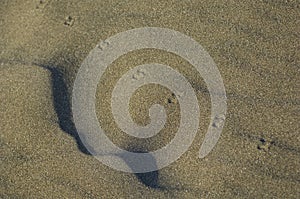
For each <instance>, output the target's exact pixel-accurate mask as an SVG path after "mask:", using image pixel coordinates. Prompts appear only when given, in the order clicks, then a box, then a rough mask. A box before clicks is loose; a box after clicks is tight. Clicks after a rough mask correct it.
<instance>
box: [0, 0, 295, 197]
mask: <svg viewBox="0 0 300 199" xmlns="http://www.w3.org/2000/svg"><path fill="white" fill-rule="evenodd" d="M299 10H300V2H299V1H297V0H294V1H293V0H288V1H279V0H270V1H266V0H260V1H258V0H255V1H246V0H242V1H237V0H230V1H210V0H209V1H196V0H195V1H175V0H173V1H168V0H166V1H107V0H101V1H80V0H74V1H56V0H41V1H38V0H34V1H32V0H30V1H29V0H24V1H23V0H22V1H21V0H18V1H17V0H2V1H1V4H0V105H1V106H0V158H1V166H0V169H1V172H0V175H1V176H0V198H300V145H299V143H300V136H299V133H300V132H299V131H300V125H299V124H300V122H299V120H300V95H299V93H300V67H299V66H300V63H299V61H300V57H299V56H300V54H299V50H300V39H299V37H300V29H299V27H300V12H299ZM139 27H162V28H169V29H173V30H176V31H179V32H182V33H184V34H186V35H188V36H190V37H191V38H193V39H195V40H196V41H197V42H199V43H200V44H201V45H202V46H203V47H204V48H205V49H206V50H207V52H208V53H209V54H210V55H211V57H212V58H213V59H214V61H215V63H216V65H217V66H218V69H219V71H220V73H221V76H222V78H223V81H224V85H225V88H226V93H227V98H228V101H227V104H228V107H227V108H228V111H227V115H226V122H225V126H224V129H223V132H222V135H221V137H220V139H219V141H218V143H217V145H216V146H215V148H214V149H213V150H212V151H211V153H210V154H209V155H208V156H206V157H205V158H204V159H199V158H198V153H199V149H200V146H201V143H202V142H203V138H204V135H205V133H206V131H207V128H208V125H209V122H210V111H211V105H210V96H209V94H208V92H207V87H206V85H205V82H204V81H203V79H202V77H201V76H200V75H199V74H197V72H196V71H195V69H194V68H193V66H192V65H190V64H189V63H188V62H187V61H185V60H183V59H182V58H180V57H179V56H175V55H174V54H171V53H167V52H161V51H158V50H155V49H144V50H139V51H135V52H131V53H128V54H126V55H124V56H122V57H120V58H119V59H118V60H116V61H115V62H113V63H112V64H111V65H110V66H109V68H108V70H107V71H106V72H105V74H104V76H103V78H102V79H101V81H100V83H99V85H98V90H97V95H96V96H97V103H96V108H97V116H98V118H99V121H100V123H101V124H103V128H104V130H105V131H106V132H107V136H108V137H109V138H110V139H112V140H113V142H114V143H115V144H117V145H118V146H120V147H122V148H124V149H131V150H133V151H134V150H137V149H143V150H147V151H148V150H156V149H158V148H161V147H163V146H164V145H166V144H167V143H169V142H170V141H171V139H172V137H173V136H174V134H175V133H176V131H177V129H178V126H179V117H180V108H179V104H178V103H177V100H176V99H175V98H173V96H172V93H171V92H170V91H169V90H167V89H165V88H163V87H161V86H157V85H147V86H144V87H142V88H141V89H139V90H138V91H137V92H136V93H135V94H134V95H133V96H132V99H131V102H130V113H131V114H132V117H133V120H134V121H135V122H137V123H138V124H143V125H145V124H147V123H149V116H148V109H149V107H150V106H151V105H152V104H153V103H160V104H162V105H164V106H165V108H166V110H167V114H168V120H167V123H166V125H165V128H164V129H163V130H162V132H160V133H159V134H158V135H157V136H155V137H153V138H151V139H146V140H140V139H133V138H132V137H129V136H128V135H126V134H125V133H123V132H122V131H121V130H120V129H119V128H118V127H117V125H116V124H115V122H114V120H113V116H112V113H111V108H110V96H111V92H112V89H113V88H114V85H115V84H116V82H117V81H118V79H119V78H120V77H121V76H122V75H123V74H124V73H126V71H128V70H129V69H131V68H133V67H134V66H137V65H140V64H144V63H152V62H156V63H162V64H166V65H169V66H172V67H173V68H175V69H176V70H178V71H179V72H180V73H181V74H183V75H184V76H185V77H186V78H187V79H188V80H189V82H190V83H191V85H192V86H193V88H194V90H195V92H196V96H197V98H198V101H199V107H200V112H201V115H200V124H199V125H200V126H199V130H198V133H197V136H196V138H195V140H194V142H193V144H192V146H191V147H190V148H189V150H188V151H187V152H186V153H184V154H183V155H182V156H181V157H180V158H179V159H178V160H177V161H175V162H174V163H172V164H171V165H169V166H168V167H165V168H163V169H160V170H159V171H156V172H152V173H150V174H131V173H123V172H121V171H115V170H113V169H111V168H109V167H107V166H105V165H104V164H102V163H101V162H99V161H98V160H97V159H95V158H94V157H93V156H91V155H90V154H89V152H88V151H87V150H86V149H85V147H84V146H83V145H82V143H81V141H80V139H79V137H78V135H77V133H76V129H75V126H74V123H73V120H72V112H71V94H72V86H73V82H74V79H75V77H76V73H77V71H78V69H79V67H80V65H81V63H82V61H83V60H84V59H85V57H86V56H87V55H88V53H89V52H90V51H91V50H92V49H93V48H95V46H96V45H97V44H98V43H99V42H100V41H101V40H105V39H106V38H109V37H110V36H113V35H115V34H116V33H119V32H123V31H126V30H129V29H133V28H139ZM103 113H104V114H103Z"/></svg>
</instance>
